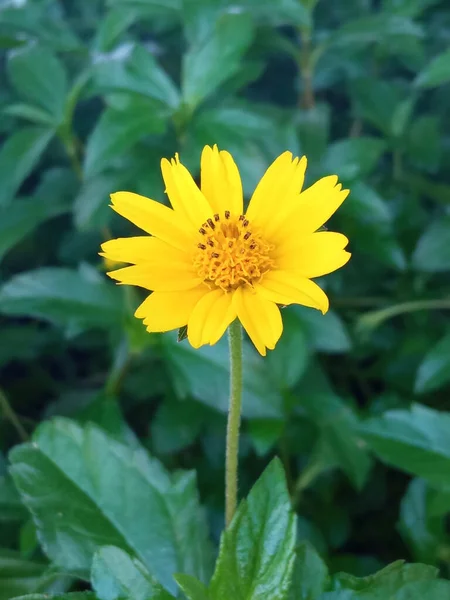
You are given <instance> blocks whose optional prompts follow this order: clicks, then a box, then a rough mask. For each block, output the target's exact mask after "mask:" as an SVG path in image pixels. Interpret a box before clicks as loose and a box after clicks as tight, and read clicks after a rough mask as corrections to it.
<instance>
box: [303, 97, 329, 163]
mask: <svg viewBox="0 0 450 600" xmlns="http://www.w3.org/2000/svg"><path fill="white" fill-rule="evenodd" d="M295 124H296V127H297V131H298V135H299V138H300V142H301V146H302V151H303V152H304V153H305V154H306V155H307V156H308V157H311V160H313V161H318V160H319V159H320V158H321V157H322V156H323V154H324V153H325V150H326V148H327V145H328V141H329V136H330V107H329V105H328V104H317V105H316V106H314V107H313V108H310V109H307V110H306V109H305V110H300V111H297V114H296V115H295Z"/></svg>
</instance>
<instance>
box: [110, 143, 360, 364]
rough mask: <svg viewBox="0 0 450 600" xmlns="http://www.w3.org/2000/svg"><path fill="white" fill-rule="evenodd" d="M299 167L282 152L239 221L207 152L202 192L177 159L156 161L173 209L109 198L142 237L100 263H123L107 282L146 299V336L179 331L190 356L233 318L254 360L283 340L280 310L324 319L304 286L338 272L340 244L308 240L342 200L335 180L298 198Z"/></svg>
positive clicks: (225, 159) (217, 156)
mask: <svg viewBox="0 0 450 600" xmlns="http://www.w3.org/2000/svg"><path fill="white" fill-rule="evenodd" d="M305 169H306V158H305V157H303V158H301V159H299V158H293V156H292V154H291V153H290V152H285V153H284V154H282V155H281V156H279V157H278V158H277V159H276V160H275V161H274V162H273V163H272V165H271V166H270V167H269V168H268V170H267V171H266V173H265V175H264V176H263V177H262V179H261V181H260V182H259V184H258V186H257V187H256V189H255V191H254V193H253V196H252V197H251V200H250V203H249V205H248V209H247V211H246V212H244V204H243V193H242V184H241V178H240V175H239V171H238V168H237V166H236V164H235V162H234V160H233V158H232V156H231V155H230V154H229V153H228V152H225V151H220V152H219V150H218V148H217V146H214V147H213V148H211V147H210V146H206V147H205V148H204V150H203V153H202V157H201V187H200V189H199V187H198V186H197V185H196V183H195V181H194V180H193V178H192V176H191V175H190V173H189V171H188V170H187V169H186V167H184V166H183V165H182V164H181V163H180V160H179V158H178V155H176V156H175V159H172V160H171V161H170V162H169V161H168V160H167V159H163V160H162V161H161V170H162V175H163V178H164V182H165V185H166V192H167V195H168V196H169V199H170V202H171V204H172V208H169V207H167V206H164V205H162V204H160V203H159V202H156V201H154V200H150V199H149V198H145V197H144V196H139V195H138V194H133V193H131V192H117V193H115V194H112V195H111V199H112V208H113V209H114V210H115V211H116V212H118V213H119V214H120V215H122V216H123V217H125V218H126V219H128V220H129V221H131V222H132V223H134V224H135V225H137V226H138V227H139V228H140V229H142V230H143V231H145V232H146V233H148V234H150V235H148V236H142V237H130V238H119V239H115V240H111V241H108V242H106V243H104V244H103V245H102V250H103V253H102V254H103V256H105V257H106V258H107V259H109V260H112V261H121V262H124V263H130V264H131V265H132V266H128V267H125V268H121V269H118V270H115V271H112V272H110V273H108V275H109V276H110V277H111V278H112V279H115V280H117V281H118V282H120V283H122V284H127V285H136V286H140V287H143V288H145V289H146V290H150V291H151V292H152V293H151V294H150V295H149V296H148V297H147V298H146V300H144V302H143V303H142V304H141V305H140V306H139V308H138V309H137V311H136V313H135V316H136V317H138V318H139V319H143V321H144V325H145V326H146V327H147V331H149V332H162V331H169V330H171V329H177V328H179V327H183V326H185V325H187V332H188V339H189V342H190V343H191V344H192V346H194V348H199V347H200V346H202V345H203V344H211V345H212V344H215V343H216V342H217V341H218V340H219V339H220V338H221V337H222V335H223V334H224V332H225V330H226V329H227V327H228V326H229V325H230V323H231V322H232V321H234V319H236V318H238V319H239V321H240V322H241V324H242V325H243V327H244V328H245V330H246V331H247V333H248V335H249V336H250V339H251V340H252V342H253V343H254V345H255V346H256V348H257V349H258V351H259V352H260V353H261V354H262V355H265V354H266V348H269V349H273V348H274V347H275V344H276V343H277V341H278V339H279V338H280V336H281V332H282V330H283V323H282V319H281V314H280V309H279V305H288V304H303V305H305V306H309V307H312V308H315V309H318V310H320V311H322V313H325V312H326V311H327V310H328V305H329V303H328V298H327V296H326V294H325V293H324V292H323V290H322V289H321V288H320V287H319V286H318V285H317V284H316V283H314V282H313V281H311V279H312V278H314V277H319V276H321V275H325V274H327V273H331V272H332V271H335V270H336V269H339V267H342V266H343V265H345V263H346V262H347V261H348V260H349V258H350V254H349V253H348V252H346V251H345V250H344V248H345V247H346V245H347V243H348V240H347V238H346V237H345V236H344V235H342V234H340V233H333V232H329V231H317V230H318V229H319V228H320V227H321V226H322V225H323V224H324V223H325V222H326V221H327V220H328V219H329V218H330V217H331V215H332V214H333V213H334V212H335V211H336V209H337V208H338V207H339V206H340V205H341V204H342V202H343V201H344V200H345V198H346V197H347V195H348V190H343V189H342V185H341V184H338V178H337V177H336V176H335V175H331V176H329V177H324V178H322V179H320V180H319V181H317V183H315V184H314V185H312V186H311V187H310V188H308V189H306V190H305V191H301V189H302V186H303V181H304V177H305Z"/></svg>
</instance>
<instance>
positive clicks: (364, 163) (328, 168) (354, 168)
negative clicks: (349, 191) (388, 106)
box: [322, 136, 386, 181]
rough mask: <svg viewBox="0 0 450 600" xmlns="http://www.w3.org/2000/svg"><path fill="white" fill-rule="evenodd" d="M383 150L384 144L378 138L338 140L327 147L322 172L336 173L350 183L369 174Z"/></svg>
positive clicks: (384, 148)
mask: <svg viewBox="0 0 450 600" xmlns="http://www.w3.org/2000/svg"><path fill="white" fill-rule="evenodd" d="M385 150H386V142H384V141H383V140H382V139H380V138H375V137H368V136H367V137H359V138H348V139H345V140H339V141H337V142H334V143H332V144H331V145H330V146H328V149H327V151H326V153H325V157H324V159H323V163H322V170H323V171H324V172H326V173H327V174H332V173H337V174H338V175H339V179H343V180H344V181H352V180H353V179H358V178H360V177H364V176H365V175H368V174H369V173H371V172H372V171H373V170H374V168H375V167H376V165H377V163H378V161H379V160H380V158H381V155H382V154H383V152H384V151H385Z"/></svg>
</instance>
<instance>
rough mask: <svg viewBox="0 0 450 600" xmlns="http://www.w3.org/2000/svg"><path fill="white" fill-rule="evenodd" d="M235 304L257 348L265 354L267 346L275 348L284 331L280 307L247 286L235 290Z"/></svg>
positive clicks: (271, 348) (238, 314) (239, 316)
mask: <svg viewBox="0 0 450 600" xmlns="http://www.w3.org/2000/svg"><path fill="white" fill-rule="evenodd" d="M233 305H234V307H235V309H236V313H237V316H238V318H239V320H240V322H241V323H242V326H243V327H244V329H245V330H246V332H247V333H248V335H249V337H250V339H251V340H252V342H253V343H254V345H255V346H256V349H257V350H258V352H259V353H260V354H262V355H263V356H265V355H266V347H267V348H269V350H273V349H274V348H275V344H276V343H277V342H278V340H279V339H280V336H281V333H282V331H283V322H282V320H281V314H280V309H279V308H278V306H277V305H276V304H274V303H273V302H270V301H269V300H267V299H266V298H264V297H263V296H262V295H261V294H259V293H258V292H257V291H255V290H252V289H251V288H247V287H240V288H238V289H237V290H236V291H235V292H234V294H233Z"/></svg>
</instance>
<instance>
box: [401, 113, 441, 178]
mask: <svg viewBox="0 0 450 600" xmlns="http://www.w3.org/2000/svg"><path fill="white" fill-rule="evenodd" d="M406 151H407V153H408V157H409V158H410V160H411V161H413V163H414V165H416V166H417V167H418V168H419V169H424V170H427V171H430V172H432V173H434V172H435V171H436V169H437V168H438V167H439V163H440V160H441V155H442V133H441V124H440V120H439V118H437V117H436V116H434V115H423V116H421V117H419V118H417V119H414V122H413V123H411V126H410V128H409V131H408V141H407V146H406Z"/></svg>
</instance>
